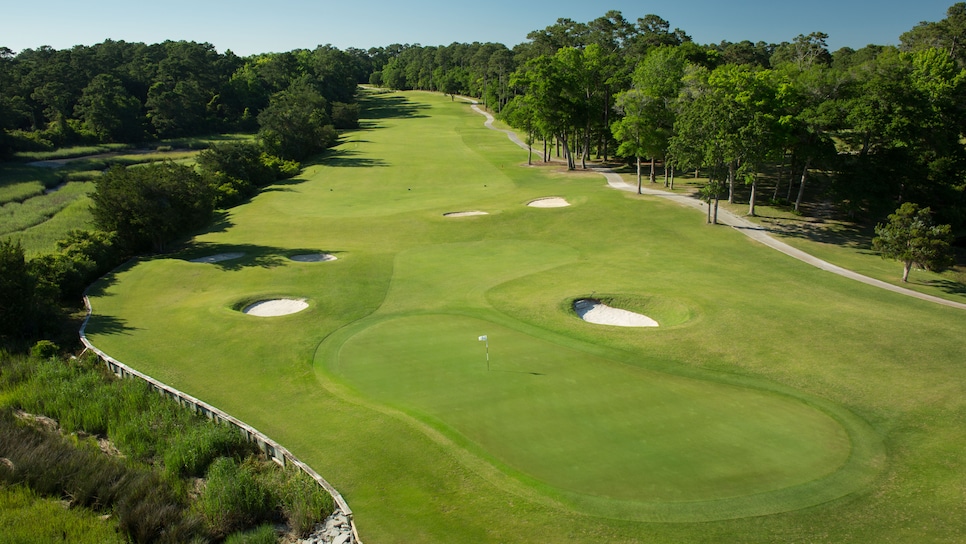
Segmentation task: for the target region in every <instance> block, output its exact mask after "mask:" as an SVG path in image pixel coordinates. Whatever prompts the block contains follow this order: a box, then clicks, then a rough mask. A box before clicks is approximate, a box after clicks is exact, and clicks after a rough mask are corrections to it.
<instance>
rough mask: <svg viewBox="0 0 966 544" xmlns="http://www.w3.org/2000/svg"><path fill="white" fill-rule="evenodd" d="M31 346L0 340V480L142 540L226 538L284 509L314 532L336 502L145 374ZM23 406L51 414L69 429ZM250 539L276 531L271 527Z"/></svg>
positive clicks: (279, 516) (278, 517) (292, 522)
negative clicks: (128, 376)
mask: <svg viewBox="0 0 966 544" xmlns="http://www.w3.org/2000/svg"><path fill="white" fill-rule="evenodd" d="M35 352H36V353H35V356H34V357H32V358H28V357H23V356H14V355H10V354H8V353H5V352H2V351H0V393H3V394H2V395H0V458H5V459H7V460H8V462H0V485H4V484H3V482H6V483H7V485H10V484H13V485H24V486H27V487H29V488H30V489H32V490H34V491H35V492H37V493H39V494H40V495H43V496H46V497H56V498H58V499H64V500H67V501H69V503H70V505H71V506H77V507H86V508H90V509H93V510H95V511H98V512H108V513H111V514H112V515H113V517H114V518H115V519H116V520H117V527H118V528H120V530H121V531H123V532H124V533H126V534H127V535H129V536H130V538H131V539H132V540H133V541H134V542H189V541H193V540H199V539H201V540H205V539H209V538H214V539H221V538H225V537H227V536H229V535H231V534H232V533H234V532H237V531H246V530H249V529H251V528H252V527H256V526H258V525H260V524H264V523H274V522H278V521H283V520H285V521H287V522H288V524H289V526H290V527H291V528H292V530H293V532H297V533H299V534H306V533H308V532H309V531H310V530H311V528H312V527H313V526H314V525H315V524H316V523H318V522H319V521H321V520H324V519H325V518H326V517H328V516H329V514H331V513H332V511H333V510H334V508H335V507H334V504H333V501H332V498H331V497H330V496H329V495H328V493H326V492H325V491H324V490H323V489H322V488H320V487H319V486H318V485H317V484H316V483H315V481H314V480H312V479H311V478H309V477H308V476H307V475H305V474H303V473H301V472H300V471H297V470H293V469H289V470H285V469H282V468H280V467H278V466H277V465H275V463H273V462H271V461H267V460H264V459H258V458H257V456H256V454H257V453H258V450H257V448H256V447H255V446H254V445H253V444H251V443H249V442H248V441H246V440H245V439H244V437H243V436H242V434H241V433H240V432H238V431H237V430H236V429H234V428H233V427H230V426H227V425H219V424H216V423H213V422H212V421H210V420H208V419H205V418H204V417H202V416H200V415H198V414H194V413H192V412H190V411H188V410H186V409H184V408H182V407H181V406H180V405H178V404H177V403H175V402H174V401H172V400H171V399H169V398H167V397H164V396H162V395H159V394H158V393H157V392H155V391H154V390H152V389H151V388H150V387H148V385H147V384H146V383H144V382H142V381H140V380H118V379H116V378H114V376H113V375H112V374H110V373H109V372H108V371H107V370H106V369H105V368H104V367H103V366H102V365H101V363H100V360H99V359H97V358H96V357H94V356H93V355H88V356H85V357H82V358H80V359H73V360H71V361H64V360H60V359H57V358H48V359H40V358H39V356H40V355H45V354H46V355H49V353H48V351H47V350H42V349H37V350H35ZM16 410H21V411H22V413H29V414H42V415H44V416H47V417H49V418H53V420H56V424H57V426H58V427H59V430H62V431H64V432H66V433H73V434H69V435H66V436H65V435H64V434H63V433H62V432H58V431H56V430H53V429H51V428H50V423H49V421H48V420H44V419H41V418H36V417H35V418H24V417H22V416H20V417H18V416H17V415H16V414H17V413H21V412H16ZM45 422H46V423H45ZM45 425H46V427H45ZM95 436H100V437H104V436H106V437H108V438H110V440H111V442H112V444H113V445H114V446H116V447H117V449H118V450H119V451H120V452H121V454H120V455H106V454H105V453H104V452H102V451H101V445H100V444H99V443H98V441H97V440H96V439H95ZM200 476H205V477H206V483H205V484H204V485H203V487H202V491H201V493H200V496H199V497H198V498H197V500H196V502H192V500H193V499H192V494H191V493H189V491H188V490H189V488H190V487H192V485H193V484H192V483H191V482H192V481H193V478H195V477H200ZM273 533H274V532H273ZM239 538H241V537H239ZM245 538H251V539H253V540H250V541H255V542H268V541H269V540H266V539H267V538H268V537H267V532H266V531H265V530H264V529H262V530H260V531H256V532H255V533H252V534H250V535H248V536H246V537H245ZM273 538H274V537H273ZM242 541H246V540H242ZM272 541H274V540H272Z"/></svg>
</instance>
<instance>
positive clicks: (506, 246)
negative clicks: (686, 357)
mask: <svg viewBox="0 0 966 544" xmlns="http://www.w3.org/2000/svg"><path fill="white" fill-rule="evenodd" d="M575 258H576V252H575V251H573V250H572V249H569V248H567V247H566V246H561V245H556V244H547V243H538V242H532V241H487V242H475V243H459V244H440V245H433V246H424V247H418V248H414V249H412V250H409V251H405V252H402V253H400V254H399V255H398V256H397V258H396V263H395V266H394V274H393V281H392V286H391V288H390V292H389V294H388V296H387V298H386V300H385V301H384V303H383V305H382V307H381V309H380V311H379V312H377V314H375V315H374V316H372V317H370V318H367V319H364V320H362V321H359V322H356V323H354V324H352V325H350V326H348V327H346V328H344V329H342V330H340V331H338V332H337V333H336V334H334V335H332V336H331V337H329V338H328V339H327V340H326V341H325V342H324V343H323V344H322V348H321V349H320V351H319V352H318V353H317V354H316V362H317V364H318V365H319V367H320V370H321V371H322V376H321V378H322V379H323V381H325V380H338V381H339V382H341V383H342V384H345V385H348V386H349V387H350V388H351V389H353V390H355V391H356V392H357V393H358V394H361V395H362V396H364V397H366V398H368V399H370V400H371V401H372V402H373V403H374V404H375V405H379V406H391V407H393V408H395V409H397V410H399V411H401V412H404V413H406V414H408V415H409V416H412V417H413V418H415V419H416V420H419V421H421V422H422V423H423V424H425V425H428V426H430V427H432V428H434V429H435V430H437V431H440V432H442V433H444V434H445V435H448V436H449V437H450V438H451V439H452V440H453V441H454V442H456V443H458V444H460V445H461V446H462V447H465V448H467V449H468V450H470V451H472V452H474V453H475V454H477V455H478V456H480V457H481V458H483V459H485V460H487V461H488V462H490V463H492V464H494V465H496V466H498V467H499V468H501V469H502V470H503V471H504V472H506V473H508V474H511V475H513V476H515V477H516V478H518V479H519V480H522V481H524V482H526V483H527V484H528V485H530V486H533V487H537V488H540V489H542V490H543V491H544V492H545V493H546V494H547V495H549V496H556V497H558V498H561V499H562V500H564V501H566V502H569V503H571V504H572V505H573V506H574V507H576V508H579V509H581V510H583V511H588V512H593V513H596V514H598V515H612V516H613V515H616V516H618V517H626V518H629V519H639V520H690V521H694V520H707V519H721V518H732V517H744V516H750V515H761V514H765V513H774V512H781V511H786V510H790V509H796V508H802V507H806V506H811V505H814V504H818V503H821V502H825V501H827V500H830V499H833V498H836V497H838V496H841V495H842V494H843V492H848V491H853V490H854V489H855V488H856V487H858V486H861V485H864V484H865V483H867V481H866V480H865V479H864V478H865V476H867V474H866V473H865V472H864V471H865V469H866V464H867V462H868V457H865V456H863V455H858V456H854V455H853V453H854V452H853V445H852V440H851V438H850V435H849V430H848V429H847V428H846V426H845V425H847V424H848V421H847V420H850V418H849V416H848V415H847V414H845V415H841V414H839V413H838V412H840V410H837V409H836V408H834V407H828V406H824V405H823V404H822V403H820V402H819V401H816V400H814V399H806V398H805V397H803V396H801V395H799V394H797V393H794V392H788V391H781V392H780V391H778V390H776V389H774V388H772V387H770V386H769V385H767V384H735V383H726V382H723V381H720V380H718V379H713V378H712V377H711V376H710V375H692V376H685V375H679V374H675V373H671V372H667V371H658V370H654V369H656V368H662V369H666V368H667V367H668V365H667V362H665V361H648V360H642V359H641V357H640V356H636V357H631V356H629V355H626V354H622V353H620V352H617V351H607V350H603V349H601V348H600V347H599V346H591V345H585V344H582V343H580V342H575V341H573V340H571V339H566V338H563V337H557V336H555V335H552V334H548V333H547V332H546V331H533V330H529V329H528V327H526V326H524V325H523V324H520V323H516V322H514V320H512V319H508V318H507V317H506V316H502V315H500V314H499V313H496V312H494V311H493V308H491V307H489V305H488V304H487V303H486V297H485V293H486V291H487V290H489V289H491V288H493V287H495V286H497V285H498V284H500V283H503V282H508V281H511V280H513V279H516V278H519V277H524V276H534V275H538V274H540V273H541V272H543V271H546V270H549V269H552V268H558V267H565V266H566V265H568V264H569V263H572V261H573V260H574V259H575ZM494 270H500V271H501V273H499V274H494ZM426 278H433V282H434V285H433V289H429V288H428V287H427V286H426V285H422V284H421V282H425V281H426ZM430 290H432V291H433V292H435V293H438V296H437V297H435V298H432V299H428V298H427V297H426V293H427V292H428V291H430ZM414 295H418V296H414ZM574 319H576V318H574ZM484 334H485V335H487V336H488V339H489V342H488V344H489V348H490V349H489V352H487V351H486V350H487V346H486V345H484V344H483V343H482V342H480V341H479V340H478V338H479V337H480V336H481V335H484ZM487 354H489V360H488V359H487Z"/></svg>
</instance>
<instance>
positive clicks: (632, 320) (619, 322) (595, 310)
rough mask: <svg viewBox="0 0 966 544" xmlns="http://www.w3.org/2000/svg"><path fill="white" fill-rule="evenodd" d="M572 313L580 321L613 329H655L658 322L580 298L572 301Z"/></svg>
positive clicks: (644, 316)
mask: <svg viewBox="0 0 966 544" xmlns="http://www.w3.org/2000/svg"><path fill="white" fill-rule="evenodd" d="M574 311H576V312H577V315H578V316H580V318H581V319H583V320H584V321H586V322H588V323H594V324H596V325H613V326H615V327H657V326H658V322H657V321H654V320H653V319H651V318H650V317H647V316H646V315H641V314H638V313H634V312H629V311H627V310H621V309H620V308H611V307H610V306H608V305H606V304H602V303H600V302H598V301H596V300H592V299H589V298H582V299H579V300H575V301H574Z"/></svg>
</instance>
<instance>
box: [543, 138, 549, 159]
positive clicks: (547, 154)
mask: <svg viewBox="0 0 966 544" xmlns="http://www.w3.org/2000/svg"><path fill="white" fill-rule="evenodd" d="M543 162H550V152H549V150H548V149H547V138H544V139H543Z"/></svg>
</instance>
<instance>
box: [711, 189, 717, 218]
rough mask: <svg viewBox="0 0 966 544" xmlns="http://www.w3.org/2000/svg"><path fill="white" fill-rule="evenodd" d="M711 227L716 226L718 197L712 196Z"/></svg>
mask: <svg viewBox="0 0 966 544" xmlns="http://www.w3.org/2000/svg"><path fill="white" fill-rule="evenodd" d="M711 223H712V224H713V225H717V224H718V195H714V219H712V220H711Z"/></svg>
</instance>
